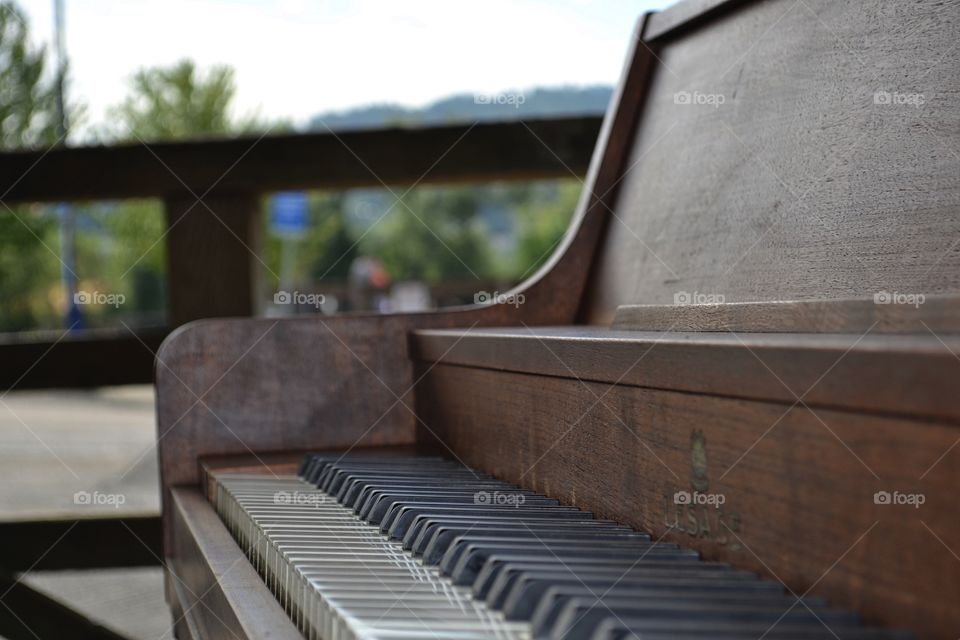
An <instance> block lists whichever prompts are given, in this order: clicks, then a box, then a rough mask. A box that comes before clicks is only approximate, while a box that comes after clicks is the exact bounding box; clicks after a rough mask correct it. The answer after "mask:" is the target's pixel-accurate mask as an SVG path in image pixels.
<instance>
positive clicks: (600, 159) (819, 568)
mask: <svg viewBox="0 0 960 640" xmlns="http://www.w3.org/2000/svg"><path fill="white" fill-rule="evenodd" d="M958 25H960V5H958V3H956V2H941V1H935V0H921V1H918V2H911V3H906V2H893V1H889V0H864V1H863V2H836V1H834V0H797V1H793V0H767V1H750V2H731V1H726V2H722V1H718V0H685V2H682V3H681V4H679V5H677V6H675V7H673V8H671V9H669V10H666V11H664V12H662V13H657V14H651V15H648V16H647V17H645V18H644V19H643V20H641V22H640V24H639V26H638V30H637V32H636V37H635V38H634V40H633V42H632V43H631V46H630V51H629V54H628V60H627V64H626V67H625V71H624V74H623V77H622V79H621V82H620V84H619V86H618V88H617V91H616V94H615V97H614V100H613V103H612V105H611V109H610V111H609V113H608V114H607V118H606V121H605V124H604V127H603V130H602V133H601V137H600V141H599V144H598V147H597V151H596V154H595V157H594V161H593V163H592V167H591V171H590V173H589V176H588V179H587V181H586V184H585V188H584V191H583V197H582V200H581V203H580V205H579V209H578V211H577V213H576V216H575V219H574V221H573V223H572V225H571V227H570V229H569V231H568V233H567V235H566V236H565V238H564V241H563V242H562V244H561V246H560V247H559V248H558V249H557V250H556V252H555V254H554V256H553V258H552V259H551V260H550V261H549V263H548V264H547V265H546V266H545V267H544V268H543V269H542V270H541V271H540V272H539V273H538V274H536V275H535V276H534V277H533V278H531V279H530V280H529V281H528V282H526V283H524V284H523V285H522V286H521V287H520V288H519V289H518V292H522V294H523V296H524V300H523V303H522V304H512V302H514V301H513V300H511V301H510V303H505V304H493V305H488V306H476V307H469V308H459V309H448V310H442V311H439V312H435V313H420V314H403V315H382V316H335V317H305V318H296V319H283V320H276V319H232V320H207V321H200V322H195V323H192V324H190V325H187V326H185V327H183V328H181V329H180V330H178V331H177V332H176V333H175V334H174V335H173V336H171V337H170V338H169V339H168V340H167V342H166V343H165V344H164V347H163V349H162V350H161V352H160V354H159V359H158V364H157V389H158V421H159V427H158V428H159V455H160V463H161V473H162V483H163V505H164V524H165V545H166V546H165V553H166V562H167V571H168V579H167V591H168V600H169V602H170V604H171V607H172V610H173V613H174V618H175V619H176V621H177V622H176V625H175V626H176V630H177V633H178V637H180V638H189V637H200V636H210V637H231V636H232V637H238V638H246V637H250V638H254V637H277V638H286V637H298V635H297V633H296V630H295V629H294V628H293V627H292V625H290V624H289V623H288V622H287V621H286V618H285V616H284V614H283V612H282V611H281V609H280V608H279V607H278V606H277V604H276V602H275V601H274V599H273V597H272V596H271V594H270V593H269V592H268V591H267V590H266V588H265V587H264V585H263V584H262V582H261V581H260V579H259V577H258V576H257V575H256V574H255V573H254V572H253V571H252V569H251V568H250V567H249V566H247V565H246V564H245V561H244V559H243V556H242V554H240V551H239V549H238V548H237V547H236V545H235V544H233V542H232V540H231V539H230V537H229V535H228V534H227V532H226V530H225V529H224V528H223V525H222V524H220V523H219V521H218V519H217V517H216V515H215V514H214V512H213V511H212V509H211V508H210V506H209V504H208V503H207V501H206V500H205V498H204V478H205V476H204V469H206V468H209V467H210V466H211V465H213V466H223V465H228V466H246V467H251V468H256V467H259V466H261V465H279V466H283V465H289V464H290V462H291V461H292V460H296V459H297V456H296V452H302V451H309V450H312V451H316V450H322V449H331V450H336V449H340V450H346V449H354V448H365V447H408V448H410V447H412V448H416V447H421V446H431V447H436V448H439V449H440V450H441V451H442V452H445V453H446V454H447V455H451V456H456V457H458V458H459V459H461V460H463V461H464V462H465V463H467V464H469V465H472V466H474V467H477V468H479V469H482V470H484V471H487V472H490V473H492V474H495V475H496V476H498V477H501V478H504V479H507V480H510V481H512V482H516V483H518V484H520V485H522V486H524V487H529V488H531V489H534V490H537V491H541V492H543V493H545V494H547V495H550V496H552V497H556V498H559V499H560V500H562V501H563V502H566V503H570V504H574V505H578V506H581V507H584V508H589V509H591V510H593V511H594V512H595V513H597V514H598V515H600V516H602V517H605V518H611V519H615V520H618V521H621V522H623V523H627V524H629V525H632V526H634V527H636V528H639V529H642V530H645V531H648V532H650V533H651V534H653V535H654V536H655V537H660V536H663V537H664V539H665V540H673V541H676V542H679V543H681V544H683V545H686V546H690V547H693V548H695V549H697V550H699V551H700V552H701V553H702V554H703V556H704V557H707V558H716V559H723V560H726V561H729V562H731V563H733V564H735V565H736V566H738V567H742V568H746V569H750V570H753V571H756V572H759V573H761V574H764V575H766V576H769V577H772V578H773V579H776V580H780V581H782V582H783V583H785V584H786V585H787V586H788V587H789V588H790V589H791V590H792V591H794V592H795V593H796V594H798V595H800V594H804V593H807V592H810V593H813V594H819V595H822V596H825V597H826V598H827V599H828V600H829V601H830V602H831V603H835V604H838V605H843V606H846V607H850V608H853V609H856V610H857V611H859V612H861V613H862V614H863V616H864V619H865V620H866V621H868V622H871V623H874V624H882V625H887V626H895V627H901V628H907V629H911V630H913V631H914V632H915V633H916V636H917V637H919V638H955V637H957V636H958V635H960V502H958V493H957V492H958V490H960V446H957V444H958V442H960V393H958V391H960V387H958V381H960V336H958V335H957V332H958V330H960V298H958V296H960V100H958V90H960V48H957V47H956V43H957V36H958ZM400 151H401V150H398V152H400ZM875 298H876V299H875ZM685 302H694V303H700V302H707V303H710V304H693V305H685V304H682V303H685ZM677 303H681V304H677ZM680 491H690V492H693V491H699V492H705V493H706V492H709V493H712V494H718V495H722V496H723V497H724V501H723V504H722V505H712V506H709V507H707V506H703V507H702V508H698V507H693V506H689V505H678V504H676V502H675V500H674V495H675V493H676V492H680ZM884 492H886V493H884ZM918 495H919V496H922V497H921V498H919V500H920V501H922V504H917V502H918V498H917V497H916V496H918ZM885 496H889V497H890V499H889V502H891V503H892V504H884V502H887V498H886V497H885ZM897 502H900V504H897Z"/></svg>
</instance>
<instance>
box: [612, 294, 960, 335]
mask: <svg viewBox="0 0 960 640" xmlns="http://www.w3.org/2000/svg"><path fill="white" fill-rule="evenodd" d="M878 295H879V297H878V298H875V299H872V300H803V301H777V302H731V303H719V304H681V305H624V306H621V307H618V308H617V313H616V315H615V316H614V318H613V328H614V329H624V330H639V331H736V332H748V331H761V332H764V331H765V332H790V333H800V332H803V333H857V334H864V333H867V332H868V331H869V332H870V333H872V334H879V333H919V334H922V335H925V336H931V334H940V333H944V334H948V333H957V332H960V297H957V296H929V297H928V296H924V297H921V298H910V299H909V300H910V302H909V303H908V302H907V300H908V299H907V298H903V299H898V300H894V299H893V298H892V297H891V296H892V295H893V294H891V293H889V292H884V293H883V294H878ZM931 337H932V336H931Z"/></svg>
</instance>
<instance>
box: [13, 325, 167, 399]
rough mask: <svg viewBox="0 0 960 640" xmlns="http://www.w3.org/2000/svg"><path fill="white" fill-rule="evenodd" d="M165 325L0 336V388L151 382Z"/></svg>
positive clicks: (40, 387)
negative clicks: (134, 329) (156, 354)
mask: <svg viewBox="0 0 960 640" xmlns="http://www.w3.org/2000/svg"><path fill="white" fill-rule="evenodd" d="M169 332H170V331H169V329H166V328H154V329H141V330H137V332H136V333H131V332H130V331H128V330H126V329H122V330H113V329H108V330H91V331H83V332H80V333H77V334H70V335H67V336H65V337H63V336H61V335H60V334H56V335H54V334H51V335H49V336H47V337H43V338H37V337H32V336H30V335H29V334H2V335H0V358H2V360H3V367H0V389H14V388H16V389H43V388H54V387H67V388H92V387H102V386H107V385H114V384H142V383H152V382H153V366H154V354H155V353H156V352H157V350H158V349H159V348H160V343H161V342H163V339H164V338H165V337H166V336H167V334H168V333H169Z"/></svg>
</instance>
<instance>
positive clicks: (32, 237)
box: [0, 206, 62, 331]
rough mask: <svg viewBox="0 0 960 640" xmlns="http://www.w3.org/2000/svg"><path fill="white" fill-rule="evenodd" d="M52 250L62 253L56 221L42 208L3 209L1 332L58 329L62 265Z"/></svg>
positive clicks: (0, 235) (0, 213) (0, 229)
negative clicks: (60, 270)
mask: <svg viewBox="0 0 960 640" xmlns="http://www.w3.org/2000/svg"><path fill="white" fill-rule="evenodd" d="M44 245H46V247H44ZM47 247H49V251H48V249H47ZM51 251H53V252H56V251H58V247H57V227H56V221H55V219H53V218H51V217H48V216H43V215H41V211H40V207H27V206H20V207H16V208H15V209H14V210H13V211H11V210H8V209H7V208H6V207H3V208H0V295H2V301H0V331H25V330H28V329H36V328H54V327H56V326H57V324H58V320H57V318H58V308H59V307H60V306H61V305H62V302H61V300H60V296H61V295H62V293H61V289H60V287H59V273H60V272H59V269H60V263H59V262H58V261H57V258H56V257H55V254H51Z"/></svg>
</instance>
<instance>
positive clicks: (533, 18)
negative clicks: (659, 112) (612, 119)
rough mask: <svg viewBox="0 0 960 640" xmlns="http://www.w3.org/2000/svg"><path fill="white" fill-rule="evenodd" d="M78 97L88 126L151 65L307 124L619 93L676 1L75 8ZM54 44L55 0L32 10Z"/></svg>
mask: <svg viewBox="0 0 960 640" xmlns="http://www.w3.org/2000/svg"><path fill="white" fill-rule="evenodd" d="M63 2H64V4H65V7H66V11H65V26H66V43H67V51H68V55H69V58H70V65H71V77H72V85H71V94H70V97H71V98H72V99H74V100H80V101H81V102H82V103H84V104H85V105H86V106H87V110H88V117H87V120H88V126H96V125H98V124H100V123H102V122H103V121H104V119H105V116H106V113H107V110H108V108H109V107H110V106H111V105H114V104H117V103H119V102H120V101H122V99H123V97H124V96H125V94H126V91H127V87H128V86H129V80H130V77H131V76H132V75H133V73H134V72H136V71H137V70H138V69H139V68H141V67H144V66H154V65H170V64H172V63H174V62H176V61H177V60H179V59H181V58H192V59H193V60H194V61H196V62H197V63H198V64H199V65H200V66H201V67H207V66H210V65H213V64H221V63H222V64H229V65H231V66H232V67H234V69H235V70H236V83H237V89H238V90H237V97H236V109H235V111H236V115H245V114H251V113H258V114H259V115H260V116H261V117H264V118H267V119H270V120H273V119H284V120H288V121H292V122H293V123H294V124H295V125H303V124H305V123H306V121H307V120H309V118H310V117H311V116H313V115H315V114H317V113H322V112H327V111H337V110H343V109H347V108H350V107H356V106H363V105H367V104H372V103H383V102H394V103H399V104H402V105H405V106H413V107H415V106H422V105H424V104H427V103H429V102H432V101H433V100H436V99H438V98H441V97H445V96H448V95H450V94H454V93H475V92H476V93H483V94H494V93H497V92H501V91H511V90H513V91H516V90H521V91H522V90H524V89H529V88H531V87H534V86H562V85H593V84H613V83H614V82H616V80H617V78H618V77H619V73H620V69H621V66H622V64H623V57H624V54H625V51H626V46H627V42H628V40H629V37H630V34H631V32H632V30H633V26H634V23H635V21H636V19H637V18H638V17H639V16H640V14H641V13H642V12H643V11H645V10H648V9H657V8H663V7H664V6H668V5H669V4H672V1H671V0H632V1H626V0H600V1H595V2H590V1H589V0H549V1H548V0H481V1H472V0H446V1H444V0H404V1H399V0H394V1H390V0H379V1H367V2H364V1H356V2H346V1H343V0H272V1H270V0H63ZM19 4H20V5H21V7H23V8H24V9H25V11H26V13H27V16H28V18H29V21H30V26H31V34H32V38H33V41H34V42H35V43H37V44H41V43H43V44H47V45H49V44H50V42H51V41H52V37H53V4H54V0H19Z"/></svg>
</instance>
